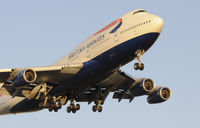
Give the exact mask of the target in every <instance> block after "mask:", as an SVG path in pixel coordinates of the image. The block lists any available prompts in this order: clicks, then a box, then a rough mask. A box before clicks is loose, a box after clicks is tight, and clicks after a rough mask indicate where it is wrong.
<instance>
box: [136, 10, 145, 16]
mask: <svg viewBox="0 0 200 128" xmlns="http://www.w3.org/2000/svg"><path fill="white" fill-rule="evenodd" d="M140 12H146V11H145V10H138V11H136V12H134V13H133V15H135V14H136V13H140Z"/></svg>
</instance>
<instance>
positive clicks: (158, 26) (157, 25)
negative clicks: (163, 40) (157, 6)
mask: <svg viewBox="0 0 200 128" xmlns="http://www.w3.org/2000/svg"><path fill="white" fill-rule="evenodd" d="M153 22H154V25H155V27H154V29H155V31H156V32H158V33H160V32H161V31H162V28H163V25H164V21H163V19H162V18H161V17H159V16H156V17H155V18H154V19H153Z"/></svg>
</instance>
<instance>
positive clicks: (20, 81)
mask: <svg viewBox="0 0 200 128" xmlns="http://www.w3.org/2000/svg"><path fill="white" fill-rule="evenodd" d="M36 78H37V74H36V72H35V71H34V70H32V69H24V70H21V71H19V72H18V73H17V74H16V76H15V77H14V79H13V80H12V83H11V85H12V86H13V87H21V86H25V85H27V84H30V83H33V82H34V81H35V80H36Z"/></svg>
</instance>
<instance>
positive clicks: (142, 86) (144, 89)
mask: <svg viewBox="0 0 200 128" xmlns="http://www.w3.org/2000/svg"><path fill="white" fill-rule="evenodd" d="M154 88H155V84H154V82H153V80H151V79H143V80H141V81H140V82H138V83H137V84H136V85H135V86H134V87H133V88H132V89H131V92H132V93H133V95H134V96H142V95H145V94H147V93H150V92H152V91H153V90H154Z"/></svg>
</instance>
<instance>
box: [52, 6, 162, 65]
mask: <svg viewBox="0 0 200 128" xmlns="http://www.w3.org/2000/svg"><path fill="white" fill-rule="evenodd" d="M136 11H137V10H134V11H131V12H129V13H128V14H126V15H124V16H122V17H120V18H119V19H117V20H115V21H114V22H116V23H114V22H112V23H111V24H109V25H108V26H106V27H105V28H103V29H101V30H100V31H98V32H97V33H95V34H93V35H92V36H90V37H89V38H88V39H86V40H85V41H83V42H82V43H81V44H80V45H79V46H78V47H77V48H75V49H74V50H73V51H71V52H70V53H69V54H68V55H67V56H65V57H64V58H62V59H60V60H59V61H57V62H56V63H54V65H70V64H76V63H83V62H87V61H89V60H91V59H93V58H95V57H96V56H98V55H101V54H102V53H104V52H105V51H108V50H109V49H111V48H113V47H115V46H117V45H119V44H122V43H124V42H126V41H127V40H130V39H133V38H136V37H138V36H141V35H144V34H146V33H152V32H154V33H160V32H161V30H162V27H163V20H162V19H161V18H160V17H158V16H155V15H153V14H150V13H148V12H142V13H138V14H134V12H136ZM120 20H121V21H122V25H121V27H120V28H119V29H118V30H117V31H116V32H115V33H113V34H111V33H110V31H111V30H112V29H114V28H115V27H116V26H117V25H118V23H119V22H120ZM96 40H98V41H96ZM94 41H96V42H95V43H92V44H91V42H94Z"/></svg>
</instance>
